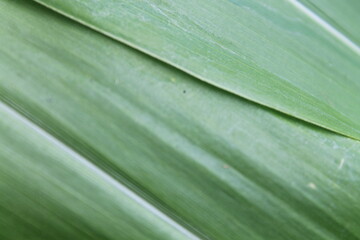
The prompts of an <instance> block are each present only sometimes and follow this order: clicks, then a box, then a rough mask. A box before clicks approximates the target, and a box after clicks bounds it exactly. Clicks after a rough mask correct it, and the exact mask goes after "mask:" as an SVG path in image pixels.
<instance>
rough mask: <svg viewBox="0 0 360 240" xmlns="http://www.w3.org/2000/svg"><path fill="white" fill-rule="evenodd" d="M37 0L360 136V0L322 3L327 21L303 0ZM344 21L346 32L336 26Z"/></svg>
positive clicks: (211, 78)
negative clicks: (359, 16) (359, 21)
mask: <svg viewBox="0 0 360 240" xmlns="http://www.w3.org/2000/svg"><path fill="white" fill-rule="evenodd" d="M37 1H38V2H40V3H42V4H45V5H46V6H48V7H50V8H52V9H54V10H56V11H59V12H61V13H63V14H65V15H66V16H68V17H70V18H72V19H75V20H77V21H79V22H81V23H82V24H84V25H87V26H89V27H91V28H93V29H96V30H97V31H99V32H101V33H104V34H106V35H108V36H110V37H112V38H114V39H117V40H119V41H121V42H124V43H126V44H128V45H130V46H132V47H135V48H137V49H140V50H141V51H143V52H146V53H147V54H150V55H152V56H154V57H156V58H158V59H161V60H162V61H164V62H166V63H170V64H171V65H173V66H176V67H177V68H179V69H181V70H183V71H185V72H188V73H190V74H191V75H193V76H195V77H197V78H198V79H201V80H203V81H205V82H207V83H210V84H212V85H214V86H217V87H219V88H222V89H224V90H226V91H229V92H232V93H234V94H236V95H239V96H242V97H245V98H247V99H250V100H252V101H255V102H257V103H261V104H263V105H265V106H268V107H270V108H273V109H276V110H279V111H282V112H284V113H286V114H289V115H292V116H295V117H297V118H300V119H303V120H305V121H308V122H311V123H314V124H317V125H319V126H323V127H325V128H327V129H331V130H333V131H336V132H339V133H342V134H344V135H347V136H350V137H352V138H356V139H360V123H359V119H360V107H359V106H360V94H359V92H360V81H359V76H360V68H359V65H360V47H359V46H358V45H356V44H357V41H356V38H357V35H358V29H359V28H358V26H357V21H356V19H354V18H353V17H352V16H353V15H354V14H356V13H357V12H359V11H360V8H359V5H358V4H357V3H353V2H354V1H350V2H349V1H338V2H337V3H332V1H328V2H329V5H333V7H326V6H325V5H326V1H325V2H324V1H318V2H319V3H318V5H319V6H320V7H324V9H325V15H326V13H327V12H329V15H330V17H325V18H324V19H322V18H321V17H324V14H319V11H318V8H314V7H308V4H306V1H305V2H304V3H301V2H300V1H298V0H282V1H278V0H267V1H252V0H242V1H240V0H221V1H219V0H197V1H194V0H185V1H184V0H171V1H159V0H137V1H128V0H107V1H97V0H90V1H85V0H62V1H58V0H37ZM315 6H316V5H315ZM338 6H344V7H338ZM338 8H339V9H341V10H344V12H343V13H341V14H338V13H336V12H335V13H334V10H335V9H338ZM320 10H321V9H320ZM350 10H352V11H350ZM317 14H319V15H317ZM345 15H346V16H347V17H346V18H345V17H344V16H345ZM331 16H332V17H333V19H332V18H331ZM343 17H344V19H345V20H343V21H341V19H342V18H343ZM329 19H331V21H330V22H329V23H328V22H326V21H327V20H329ZM351 19H353V20H354V23H353V24H348V23H349V21H351ZM339 20H340V23H339V25H340V26H344V27H343V28H345V29H346V31H345V32H341V30H344V29H343V28H342V27H340V28H339V29H337V28H334V27H333V26H332V25H331V24H333V23H334V22H335V23H337V21H339ZM348 32H350V33H352V35H351V36H350V37H348V36H346V34H347V33H348ZM353 35H354V36H355V40H354V41H355V42H353V41H352V39H353V38H352V36H353Z"/></svg>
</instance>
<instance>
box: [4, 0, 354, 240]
mask: <svg viewBox="0 0 360 240" xmlns="http://www.w3.org/2000/svg"><path fill="white" fill-rule="evenodd" d="M0 11H1V14H0V52H1V54H0V99H1V100H2V103H1V104H0V114H1V118H0V133H1V134H0V149H1V151H0V160H1V161H0V192H1V195H0V229H1V231H0V236H1V237H2V239H16V240H18V239H136V240H137V239H156V240H157V239H223V240H227V239H229V240H234V239H255V240H256V239H277V240H281V239H284V240H285V239H286V240H288V239H293V240H296V239H299V240H300V239H301V240H303V239H326V240H329V239H337V240H343V239H346V240H352V239H353V240H355V239H359V238H360V230H359V228H358V221H359V219H360V206H359V204H358V199H359V198H360V190H359V187H358V186H359V181H360V177H359V176H360V174H359V173H360V163H359V161H358V160H359V159H360V143H359V142H358V141H355V140H352V139H349V138H346V137H342V136H339V135H337V134H335V133H332V132H329V131H326V130H323V129H321V128H318V127H314V126H312V125H310V124H306V123H304V122H302V121H299V120H296V119H293V118H291V117H288V116H284V115H283V114H280V113H278V112H275V111H273V110H271V109H269V108H265V107H261V106H259V105H257V104H254V103H252V102H249V101H247V100H244V99H242V98H239V97H237V96H234V95H232V94H229V93H227V92H225V91H222V90H220V89H218V88H215V87H212V86H210V85H207V84H204V83H202V82H200V81H198V80H197V79H196V78H194V77H191V76H190V75H187V74H184V73H183V72H181V71H179V70H177V69H175V68H172V67H169V66H168V65H166V64H164V63H162V62H159V61H157V60H155V59H153V58H151V57H148V56H146V55H144V54H142V53H140V52H138V51H135V50H133V49H132V48H129V47H127V46H125V45H122V44H119V43H118V42H117V41H113V40H111V39H109V38H107V37H105V36H103V35H101V34H98V33H96V32H94V31H92V30H89V29H88V28H85V27H83V26H81V25H79V24H76V23H74V22H72V21H70V20H68V19H65V18H63V17H61V16H59V15H57V14H55V13H53V12H51V11H49V10H47V9H44V8H42V7H39V6H38V5H36V4H34V3H31V2H29V1H26V0H3V1H1V2H0Z"/></svg>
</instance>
